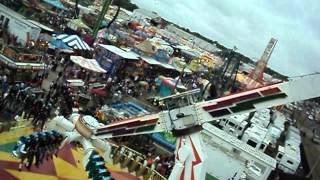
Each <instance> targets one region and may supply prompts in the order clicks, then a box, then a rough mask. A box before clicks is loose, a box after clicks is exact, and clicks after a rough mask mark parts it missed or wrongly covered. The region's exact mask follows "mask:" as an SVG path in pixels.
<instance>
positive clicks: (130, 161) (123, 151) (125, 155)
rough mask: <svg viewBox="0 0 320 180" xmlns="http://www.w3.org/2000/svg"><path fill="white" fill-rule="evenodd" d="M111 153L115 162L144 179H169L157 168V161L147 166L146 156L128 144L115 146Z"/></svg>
mask: <svg viewBox="0 0 320 180" xmlns="http://www.w3.org/2000/svg"><path fill="white" fill-rule="evenodd" d="M110 155H111V158H112V160H113V164H115V165H116V164H120V167H121V168H122V169H125V168H127V170H128V172H130V173H133V174H135V175H136V176H139V177H142V179H143V180H167V178H166V177H164V176H162V175H161V174H160V173H159V172H157V171H156V170H155V166H156V164H155V163H153V164H152V165H151V166H150V167H149V166H147V160H146V157H145V156H144V155H143V154H141V153H139V152H137V151H135V150H133V149H131V148H129V147H127V146H118V147H116V146H113V147H112V150H111V154H110Z"/></svg>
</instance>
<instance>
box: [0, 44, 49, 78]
mask: <svg viewBox="0 0 320 180" xmlns="http://www.w3.org/2000/svg"><path fill="white" fill-rule="evenodd" d="M41 59H42V55H41V54H37V53H36V52H33V51H30V50H26V49H22V48H16V47H5V49H4V50H3V54H0V64H1V66H2V67H3V68H4V69H6V70H7V72H8V73H9V74H8V75H9V79H10V80H11V81H30V80H31V79H32V78H33V76H34V75H35V74H37V72H38V71H41V70H43V69H44V68H45V64H43V63H41V62H40V60H41Z"/></svg>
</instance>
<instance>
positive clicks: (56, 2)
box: [43, 0, 66, 9]
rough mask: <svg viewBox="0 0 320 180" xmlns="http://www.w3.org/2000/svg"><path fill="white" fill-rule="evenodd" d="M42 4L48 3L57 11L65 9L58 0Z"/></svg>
mask: <svg viewBox="0 0 320 180" xmlns="http://www.w3.org/2000/svg"><path fill="white" fill-rule="evenodd" d="M43 2H45V3H48V4H50V5H52V6H54V7H56V8H58V9H66V8H65V7H64V6H63V4H62V3H61V2H60V1H59V0H43Z"/></svg>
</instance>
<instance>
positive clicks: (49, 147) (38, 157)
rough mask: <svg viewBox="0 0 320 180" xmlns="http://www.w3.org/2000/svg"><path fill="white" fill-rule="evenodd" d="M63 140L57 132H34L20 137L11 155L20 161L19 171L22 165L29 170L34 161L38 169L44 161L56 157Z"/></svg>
mask: <svg viewBox="0 0 320 180" xmlns="http://www.w3.org/2000/svg"><path fill="white" fill-rule="evenodd" d="M63 139H64V138H63V135H62V134H60V133H58V132H57V131H44V132H35V133H33V134H31V135H28V136H22V137H20V138H19V140H18V142H17V145H16V146H15V147H14V149H13V151H12V155H13V156H14V157H16V158H19V159H20V164H19V171H21V170H22V167H23V165H25V167H26V168H27V169H28V170H30V168H31V166H32V165H33V162H34V161H35V163H34V165H35V166H36V167H39V165H41V164H42V163H43V161H44V159H46V160H49V158H51V159H52V158H53V155H55V156H56V157H57V156H58V151H59V147H60V145H61V143H62V141H63Z"/></svg>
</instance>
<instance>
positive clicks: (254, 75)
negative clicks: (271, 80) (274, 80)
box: [246, 38, 278, 89]
mask: <svg viewBox="0 0 320 180" xmlns="http://www.w3.org/2000/svg"><path fill="white" fill-rule="evenodd" d="M277 42H278V40H277V39H275V38H271V39H270V41H269V42H268V45H267V47H266V49H265V50H264V52H263V54H262V56H261V58H260V60H259V61H257V64H256V67H255V68H254V69H253V70H252V71H251V72H250V74H249V75H248V78H247V79H246V82H247V83H246V84H247V89H250V88H256V87H259V86H261V84H263V82H264V80H263V73H264V71H265V69H266V68H267V64H268V61H269V59H270V57H271V55H272V52H273V50H274V48H275V46H276V44H277Z"/></svg>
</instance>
